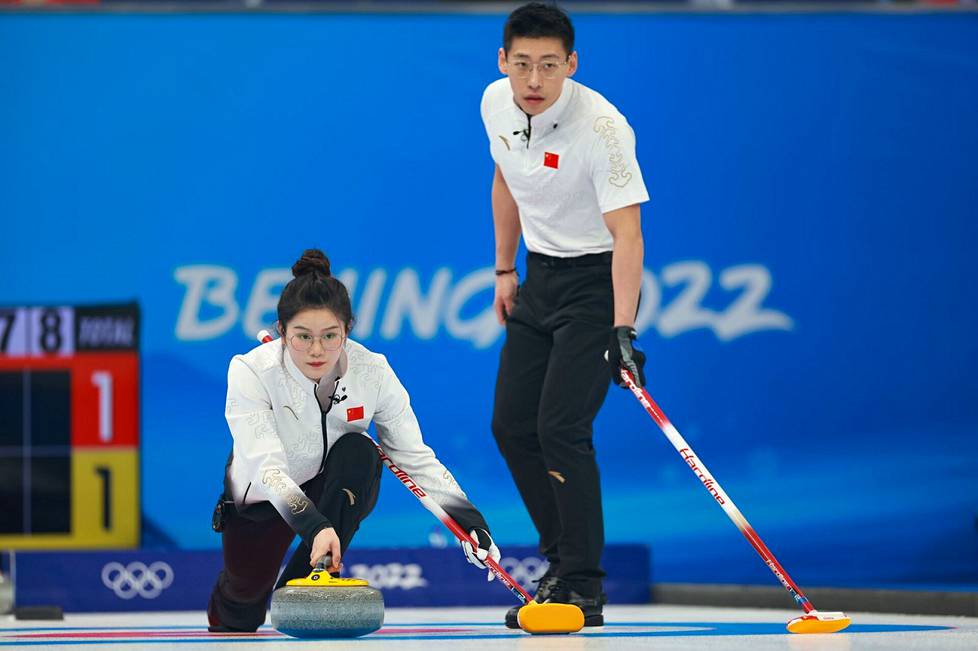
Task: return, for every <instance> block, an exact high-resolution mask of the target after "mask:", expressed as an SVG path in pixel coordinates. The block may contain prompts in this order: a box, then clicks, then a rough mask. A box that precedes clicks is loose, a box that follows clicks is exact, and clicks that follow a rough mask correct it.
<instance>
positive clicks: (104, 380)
mask: <svg viewBox="0 0 978 651" xmlns="http://www.w3.org/2000/svg"><path fill="white" fill-rule="evenodd" d="M92 384H94V385H95V386H96V387H97V388H98V438H99V440H100V441H102V442H103V443H108V442H109V441H111V440H112V374H111V373H109V372H108V371H95V372H94V373H92Z"/></svg>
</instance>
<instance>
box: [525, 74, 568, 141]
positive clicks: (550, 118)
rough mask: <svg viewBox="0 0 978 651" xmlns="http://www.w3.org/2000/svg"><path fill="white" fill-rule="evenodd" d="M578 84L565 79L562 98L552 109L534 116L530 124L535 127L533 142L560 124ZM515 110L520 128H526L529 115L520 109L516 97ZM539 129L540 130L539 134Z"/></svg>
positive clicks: (559, 98) (558, 99)
mask: <svg viewBox="0 0 978 651" xmlns="http://www.w3.org/2000/svg"><path fill="white" fill-rule="evenodd" d="M576 83H577V82H575V81H574V80H573V79H569V78H568V79H565V80H564V87H563V88H561V89H560V97H558V98H557V101H556V102H554V103H553V104H552V105H550V107H549V108H547V110H546V111H544V112H543V113H538V114H537V115H534V116H533V119H532V120H530V124H531V125H532V126H533V129H534V132H535V134H536V135H534V136H533V137H531V142H533V141H535V140H536V139H537V138H539V137H542V136H544V135H546V134H548V133H550V131H551V129H548V128H547V127H552V126H553V124H554V123H555V122H556V123H558V124H559V123H560V118H561V116H562V115H563V114H564V110H565V109H566V108H567V105H568V104H570V100H571V96H572V95H573V94H574V85H575V84H576ZM513 108H515V109H516V116H517V119H518V120H519V121H520V122H519V123H520V128H521V129H524V128H526V122H527V115H526V113H524V112H523V109H521V108H520V107H519V104H517V103H516V97H515V96H514V97H513ZM537 129H539V130H540V131H539V133H538V134H537Z"/></svg>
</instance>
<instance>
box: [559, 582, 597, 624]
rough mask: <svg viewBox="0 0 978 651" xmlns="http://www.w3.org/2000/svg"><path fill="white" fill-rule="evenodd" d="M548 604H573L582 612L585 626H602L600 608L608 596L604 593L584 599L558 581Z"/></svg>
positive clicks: (578, 593)
mask: <svg viewBox="0 0 978 651" xmlns="http://www.w3.org/2000/svg"><path fill="white" fill-rule="evenodd" d="M549 603H552V604H573V605H575V606H577V607H578V608H580V609H581V610H582V611H583V612H584V625H585V626H604V613H603V612H602V607H603V606H604V605H605V604H606V603H608V595H606V594H605V593H604V592H599V593H598V594H597V595H596V596H593V597H585V596H584V595H582V594H581V593H580V592H577V591H576V590H574V589H573V588H571V587H570V585H569V584H568V583H567V582H566V581H561V580H559V579H558V582H557V585H556V586H555V587H554V588H553V589H552V591H551V593H550V600H549Z"/></svg>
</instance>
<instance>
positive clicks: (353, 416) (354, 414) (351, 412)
mask: <svg viewBox="0 0 978 651" xmlns="http://www.w3.org/2000/svg"><path fill="white" fill-rule="evenodd" d="M361 418H363V407H362V406H360V407H350V408H349V409H347V410H346V422H348V423H352V422H353V421H355V420H360V419H361Z"/></svg>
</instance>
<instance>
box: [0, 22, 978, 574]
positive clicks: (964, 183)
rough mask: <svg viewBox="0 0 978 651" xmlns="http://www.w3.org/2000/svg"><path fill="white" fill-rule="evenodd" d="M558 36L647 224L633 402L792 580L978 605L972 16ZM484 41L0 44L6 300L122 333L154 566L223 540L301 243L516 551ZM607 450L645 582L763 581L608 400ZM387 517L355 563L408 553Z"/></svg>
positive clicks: (607, 482)
mask: <svg viewBox="0 0 978 651" xmlns="http://www.w3.org/2000/svg"><path fill="white" fill-rule="evenodd" d="M576 20H577V23H576V24H577V28H578V32H579V41H578V49H579V52H580V57H581V69H580V72H579V74H578V79H579V80H580V81H582V82H583V83H585V84H587V85H590V86H592V87H593V88H595V89H597V90H599V91H600V92H602V93H603V94H605V95H606V96H607V97H609V98H610V99H611V100H612V101H613V102H614V103H615V104H616V105H617V106H618V107H619V108H620V109H621V110H622V112H623V113H624V114H625V115H626V116H628V118H629V120H630V122H631V124H632V125H633V127H634V129H635V131H636V134H637V137H638V143H639V145H638V157H639V161H640V163H641V165H642V168H643V171H644V173H645V176H646V179H647V182H648V185H649V189H650V192H651V194H652V195H653V199H652V202H651V203H649V204H647V205H646V206H645V207H644V210H643V228H644V234H645V239H646V244H647V272H646V276H645V285H644V291H645V293H644V301H643V305H642V312H641V315H640V328H641V338H640V340H641V343H642V345H643V346H644V348H645V349H646V351H647V352H648V356H649V363H648V376H649V378H650V380H649V382H650V390H651V392H652V394H653V396H655V397H656V398H657V400H658V401H659V402H660V404H661V405H662V406H663V408H664V409H665V410H666V412H667V413H668V414H669V415H670V416H671V417H672V419H673V421H674V422H675V423H676V425H677V426H678V427H679V429H680V431H681V432H683V434H684V435H685V436H686V438H687V439H688V440H689V442H690V443H691V444H692V446H693V447H694V449H695V450H696V451H697V452H698V454H699V455H700V456H701V457H702V458H703V459H704V460H705V461H706V463H707V464H708V465H709V466H710V468H711V470H712V471H713V472H714V474H715V475H716V476H717V478H718V479H719V480H720V482H721V483H722V485H723V486H724V487H725V489H726V490H727V492H728V493H730V495H731V497H733V499H734V500H735V501H736V502H737V503H738V505H739V506H740V507H741V508H742V510H743V511H744V512H745V514H746V515H747V517H748V518H749V519H750V520H751V521H752V523H753V524H754V525H755V527H756V528H757V529H758V531H759V532H760V534H761V535H762V536H763V537H764V538H765V540H766V542H767V543H768V544H769V545H770V546H771V547H772V548H773V550H774V551H775V553H776V554H778V556H779V557H780V560H781V561H782V562H783V563H784V564H785V566H786V567H787V568H788V570H789V571H790V572H792V574H793V575H794V578H795V579H796V580H797V581H798V582H799V583H801V584H802V585H853V586H864V585H894V584H901V585H907V584H918V585H920V584H927V585H934V584H938V583H942V584H956V585H964V584H967V583H969V582H970V583H978V533H976V528H975V527H976V525H975V518H976V511H978V470H976V467H978V436H976V434H978V400H976V390H978V371H976V365H978V343H976V338H975V333H976V331H978V309H976V307H975V300H974V299H975V287H974V282H975V277H976V272H978V264H976V262H975V257H974V254H973V249H974V247H975V244H976V243H978V226H976V220H975V218H976V217H978V215H976V208H975V206H976V205H978V201H976V199H978V197H976V188H978V176H976V171H975V169H976V168H975V156H976V154H978V120H975V115H976V114H978V16H976V15H974V14H958V15H926V14H918V15H859V14H846V15H833V14H825V15H791V16H788V15H722V16H721V15H682V14H666V15H631V16H612V15H579V16H577V17H576ZM501 23H502V16H499V15H479V16H453V15H444V16H441V15H438V16H432V15H424V16H422V15H417V16H414V15H398V16H376V15H269V14H262V15H228V14H221V15H138V16H134V15H51V16H42V15H13V14H6V15H0V61H3V62H4V63H3V65H2V70H3V72H2V74H0V219H2V222H3V229H2V236H0V271H2V280H0V287H2V290H0V303H5V304H23V303H58V302H66V303H84V302H94V301H112V300H128V299H132V298H136V299H138V301H139V302H140V303H141V305H142V307H143V310H144V312H143V314H144V319H145V327H144V330H143V332H144V337H143V341H142V351H143V375H142V377H143V394H142V395H143V417H142V423H143V430H142V440H143V446H142V455H143V456H142V460H143V461H142V472H143V480H142V485H143V499H142V502H143V511H144V516H145V518H146V521H147V523H149V525H150V528H151V529H152V530H156V531H158V532H159V533H160V534H161V535H159V536H154V537H153V538H152V539H151V540H153V541H156V542H157V543H159V541H161V540H162V541H166V540H167V539H168V540H170V541H172V544H174V545H177V546H180V547H185V548H201V547H211V548H212V547H215V546H217V545H218V542H219V541H218V537H217V536H216V535H214V534H213V533H211V532H210V530H209V517H210V510H211V507H212V505H213V502H214V499H215V496H216V494H217V492H218V490H219V488H220V481H221V470H222V468H223V464H224V460H225V458H226V455H227V451H228V448H229V445H230V436H229V434H228V432H227V429H226V426H225V424H224V421H223V413H222V410H223V405H224V397H223V395H224V391H225V371H226V367H227V362H228V359H229V358H230V357H231V356H232V355H233V354H235V353H238V352H240V351H244V350H247V349H249V348H250V347H251V346H253V345H254V340H253V333H254V332H255V331H256V330H257V329H258V328H259V327H261V326H265V325H267V324H269V323H270V322H271V321H272V320H273V319H274V312H273V308H274V302H275V297H276V293H277V291H278V289H279V288H280V287H281V285H282V283H283V281H284V280H285V279H286V278H287V271H286V267H287V266H288V265H289V264H291V262H292V261H293V260H294V259H295V258H296V256H297V255H298V253H299V252H300V251H301V249H303V248H305V247H308V246H319V247H322V248H324V249H325V250H326V251H327V252H328V253H329V254H330V256H331V257H332V259H333V263H334V269H337V270H341V271H342V274H343V276H342V277H343V279H344V280H345V281H346V282H347V283H348V285H349V286H350V288H351V289H352V291H353V296H354V307H355V309H356V310H357V312H358V315H359V325H358V326H357V329H356V332H355V337H356V338H358V339H359V340H361V341H362V342H364V343H365V344H366V345H367V346H369V347H371V348H373V349H375V350H378V351H381V352H383V353H385V354H386V355H387V356H388V358H389V359H390V361H391V363H392V365H393V366H394V368H395V370H396V371H397V372H398V373H399V375H400V376H401V378H402V380H403V382H404V384H405V385H406V386H407V387H408V389H409V391H410V392H411V394H412V398H413V402H414V406H415V408H416V410H417V412H418V414H419V417H420V420H421V422H422V426H423V428H424V431H425V434H426V438H427V439H428V441H429V442H430V443H431V444H432V446H433V447H434V448H435V449H436V451H437V452H438V453H439V455H440V456H441V457H442V458H443V460H444V461H445V462H446V463H447V464H448V465H449V466H450V467H451V468H452V469H453V470H454V471H455V474H456V476H457V477H458V478H459V481H460V482H461V483H462V484H463V486H464V487H465V488H466V489H467V491H468V492H469V493H470V495H471V496H472V497H473V499H474V500H475V501H476V502H477V503H478V504H479V505H480V507H481V508H482V509H483V510H484V511H485V512H486V514H487V515H488V518H489V521H490V523H491V524H492V525H493V527H494V530H495V534H496V538H497V539H498V540H499V541H500V542H501V543H502V544H504V545H505V544H506V543H518V542H532V541H533V533H532V526H531V524H530V522H529V519H528V518H527V516H526V515H525V513H524V511H523V508H522V505H521V504H520V502H519V498H518V496H517V493H516V491H515V489H514V488H513V487H512V485H511V481H510V479H509V476H508V473H507V471H506V469H505V466H504V464H503V462H502V461H501V459H500V457H499V455H498V453H497V452H496V449H495V446H494V443H493V442H492V438H491V434H490V432H489V413H490V407H491V402H492V386H493V382H494V374H495V369H496V363H497V357H498V351H499V347H500V344H501V331H500V330H499V328H498V327H497V326H496V325H495V323H494V320H493V318H492V315H491V310H490V302H491V286H492V275H491V266H492V262H493V257H492V253H493V244H492V227H491V215H490V209H489V184H490V178H491V172H492V163H491V160H490V158H489V155H488V147H487V143H486V141H485V133H484V131H483V130H482V126H481V122H480V119H479V111H478V106H479V100H480V96H481V91H482V89H483V88H484V86H485V85H486V84H488V83H489V82H490V81H492V80H493V79H495V78H497V77H498V71H497V70H496V68H495V58H496V48H497V47H498V43H499V37H500V31H501ZM596 445H597V448H598V453H599V456H600V462H601V464H602V468H603V486H604V496H605V518H606V521H607V535H608V538H609V540H612V541H630V542H645V543H649V544H651V545H652V548H653V577H654V579H655V580H659V581H707V582H726V581H742V582H748V583H768V582H770V581H771V578H770V576H769V574H768V571H767V570H766V569H765V567H764V566H763V565H762V564H761V562H760V561H759V560H758V559H757V558H756V557H755V555H754V552H753V551H752V550H751V549H750V548H749V547H748V545H747V544H746V542H744V541H743V540H742V539H741V538H740V536H739V534H738V533H737V531H736V530H735V529H734V528H733V526H732V525H731V524H730V523H729V522H728V521H727V519H726V517H725V516H724V514H723V513H722V512H721V511H720V509H718V508H716V505H714V504H713V503H712V500H711V499H710V498H709V497H708V495H707V494H706V493H705V492H704V491H703V489H702V488H701V487H700V486H699V485H698V482H697V481H696V479H695V478H694V477H693V476H692V475H691V473H689V471H688V469H687V468H685V466H684V464H683V462H682V460H681V459H680V458H679V457H678V456H677V455H676V453H675V452H674V451H673V450H672V448H671V447H669V446H668V444H667V442H666V441H665V439H664V438H663V437H662V436H661V434H659V432H658V431H657V430H656V429H655V427H654V425H653V424H652V422H651V421H650V420H649V419H648V418H647V416H646V415H645V414H644V413H643V412H642V410H641V409H640V407H639V406H638V404H637V403H635V402H634V400H633V399H632V398H631V396H630V395H628V394H626V393H625V392H623V391H619V390H613V391H612V393H611V395H610V397H609V399H608V401H607V403H606V405H605V407H604V409H603V411H602V413H601V415H600V417H599V419H598V422H597V424H596ZM383 491H384V492H383V495H382V499H381V503H380V506H379V507H378V509H377V511H376V512H375V514H374V515H373V516H372V517H371V518H370V520H368V521H367V523H366V524H365V526H364V527H363V529H362V530H361V533H360V534H359V539H358V541H359V544H361V545H369V546H385V545H425V544H427V541H428V534H429V532H430V531H431V529H432V523H433V522H434V521H433V520H432V519H431V518H430V516H429V515H428V514H427V513H426V512H425V511H423V510H422V509H421V508H420V506H418V505H416V504H415V503H414V498H413V497H412V496H411V495H409V494H408V493H407V492H406V491H403V490H402V489H400V488H399V487H398V486H396V485H395V484H393V483H387V484H386V485H385V487H384V489H383Z"/></svg>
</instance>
